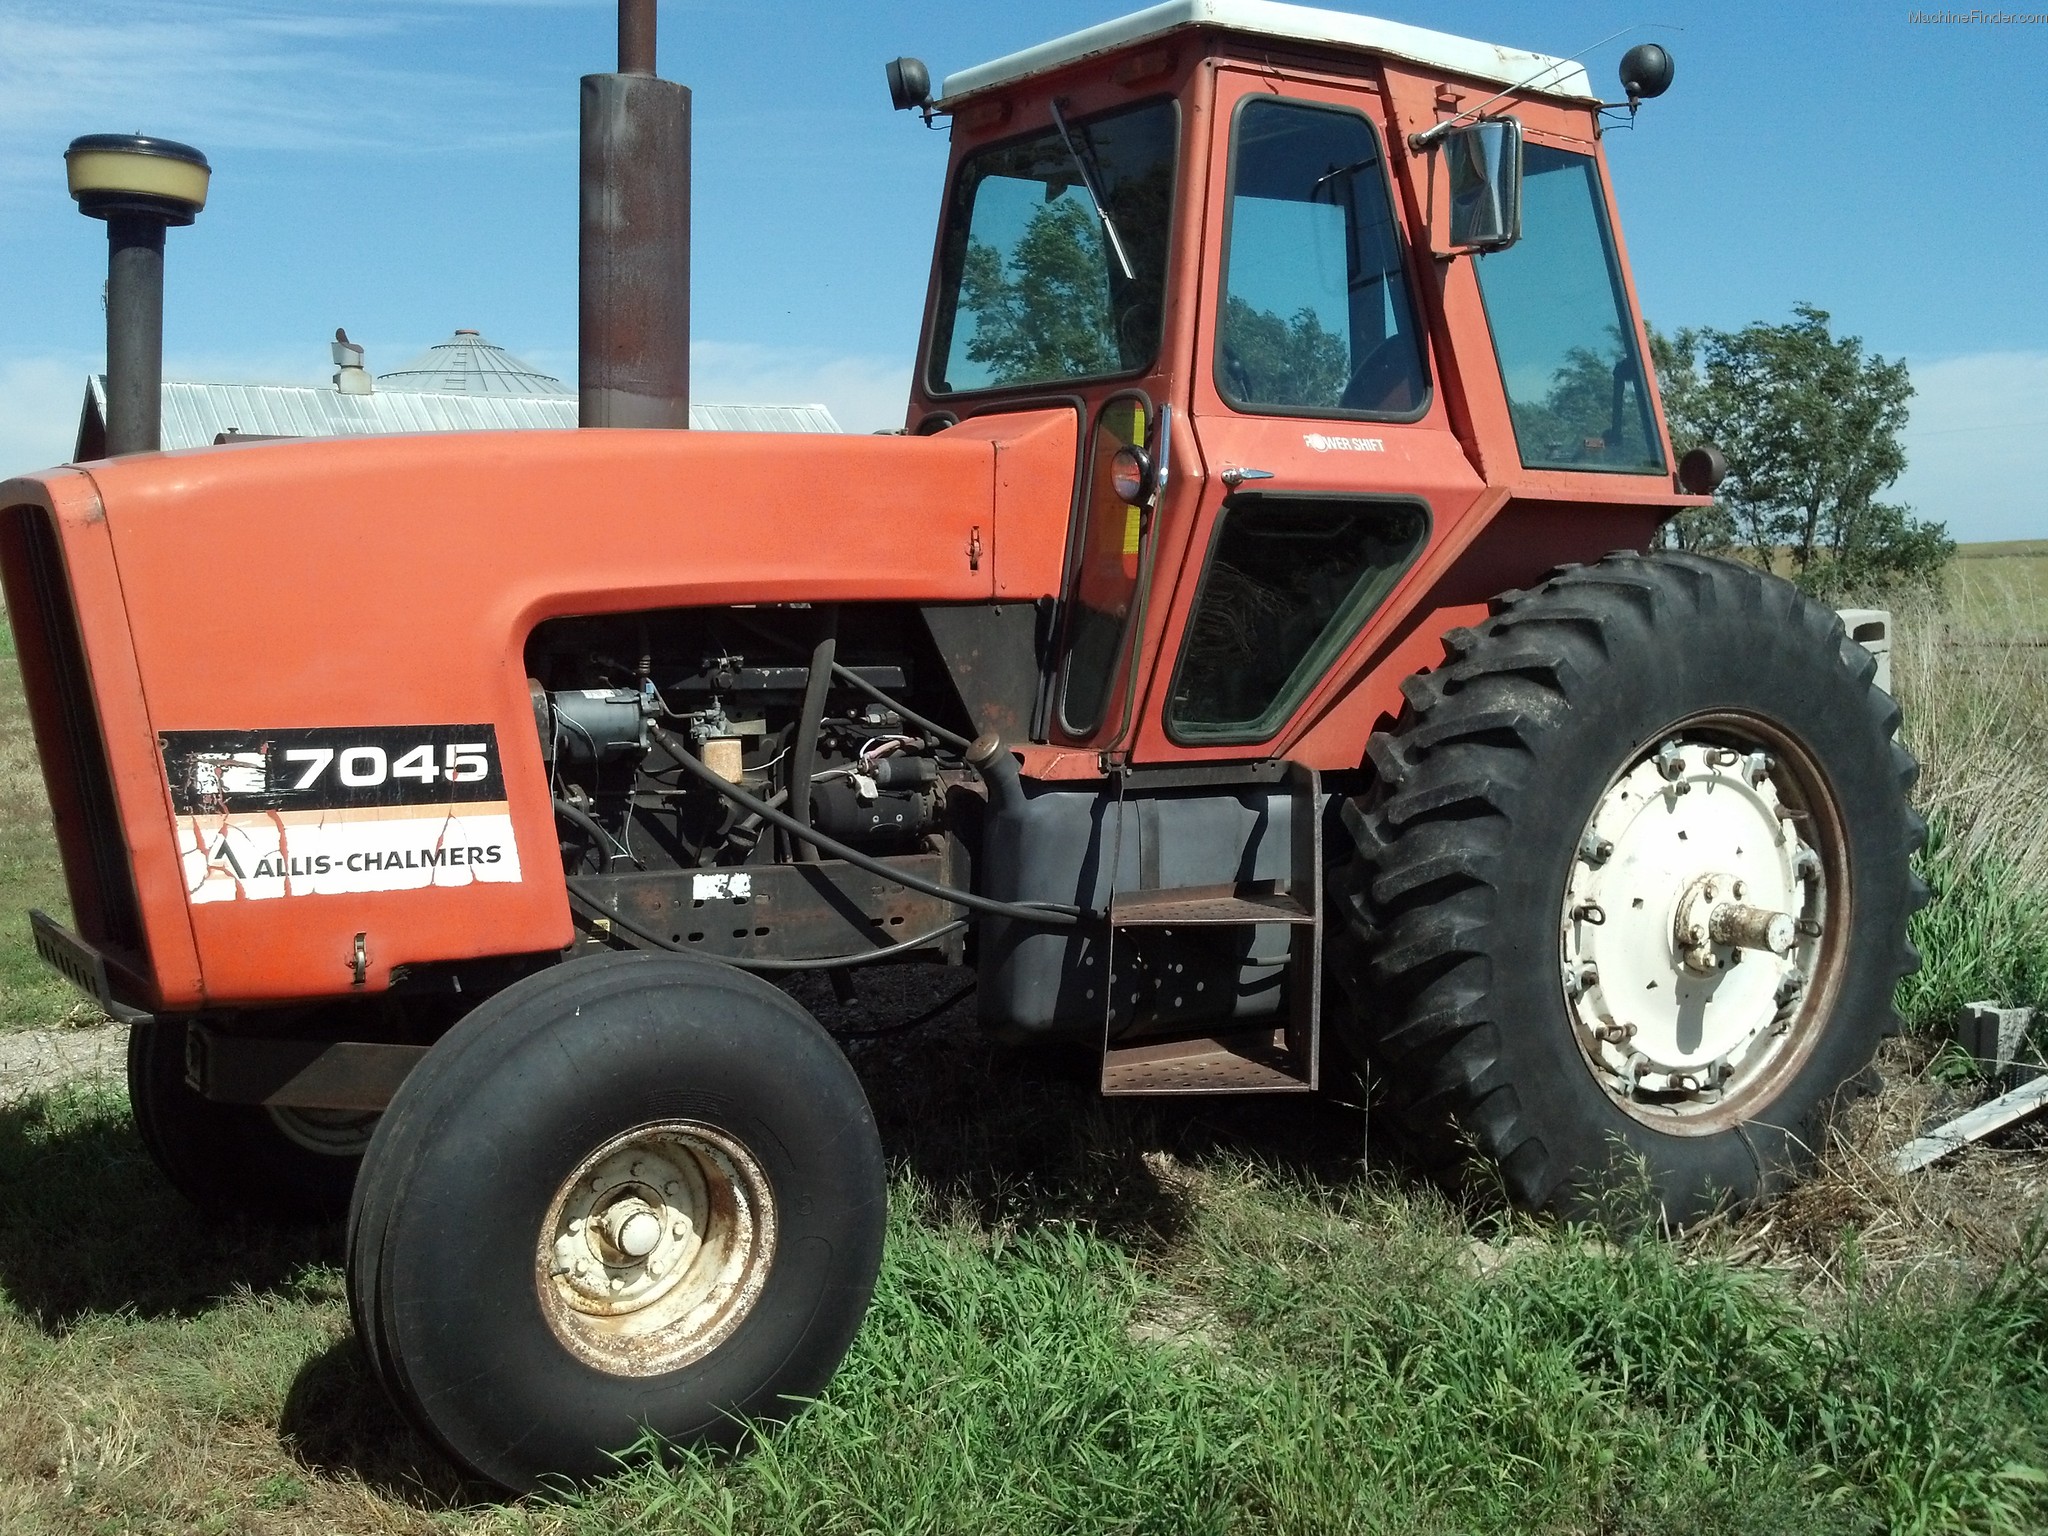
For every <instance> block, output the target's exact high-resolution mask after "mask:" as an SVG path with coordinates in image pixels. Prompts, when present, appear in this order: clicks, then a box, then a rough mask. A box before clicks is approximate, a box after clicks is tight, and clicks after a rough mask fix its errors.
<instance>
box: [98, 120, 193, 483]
mask: <svg viewBox="0 0 2048 1536" xmlns="http://www.w3.org/2000/svg"><path fill="white" fill-rule="evenodd" d="M64 173H65V180H66V181H68V182H69V183H70V186H71V195H72V196H73V197H74V198H76V199H77V200H78V211H79V212H80V213H83V214H85V215H86V216H87V217H89V218H95V219H105V220H106V221H107V456H108V457H109V458H113V457H116V456H118V455H120V454H124V453H154V452H155V451H156V449H157V447H158V446H159V444H160V443H161V441H162V432H163V392H164V231H165V230H166V229H168V228H170V227H171V226H172V225H175V224H190V223H191V222H192V221H193V220H194V219H195V218H197V217H198V216H199V210H200V209H202V208H204V207H205V206H206V189H207V184H208V182H209V181H210V180H211V178H212V168H211V167H209V166H208V165H207V163H206V156H204V155H202V154H201V153H199V151H198V150H196V149H194V148H193V147H192V146H191V145H189V144H179V143H176V142H174V141H172V140H170V139H153V138H150V137H149V136H148V135H147V134H141V133H88V134H86V135H85V136H84V137H83V138H77V139H73V140H72V141H71V147H70V148H69V149H67V150H66V151H64Z"/></svg>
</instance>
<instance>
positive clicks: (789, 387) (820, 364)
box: [690, 341, 910, 432]
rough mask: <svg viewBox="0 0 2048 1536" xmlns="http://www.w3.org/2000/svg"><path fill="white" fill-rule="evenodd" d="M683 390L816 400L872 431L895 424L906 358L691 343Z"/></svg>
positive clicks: (710, 397)
mask: <svg viewBox="0 0 2048 1536" xmlns="http://www.w3.org/2000/svg"><path fill="white" fill-rule="evenodd" d="M690 394H691V396H692V398H694V399H697V400H702V401H705V402H707V403H709V402H716V403H717V404H720V405H824V406H827V407H829V408H830V410H831V412H832V415H833V419H835V420H836V421H837V422H838V423H839V425H840V426H841V427H843V428H844V429H845V430H846V431H848V432H876V431H880V430H883V429H885V428H894V427H900V426H902V425H903V414H904V410H905V407H906V406H907V405H908V403H909V400H910V358H909V357H908V355H907V354H906V355H905V356H904V357H902V358H900V359H890V358H879V357H850V356H846V355H843V354H838V353H832V352H826V351H822V350H816V351H814V350H810V349H807V348H794V347H768V346H758V345H755V344H754V343H752V342H735V341H693V342H692V343H691V344H690Z"/></svg>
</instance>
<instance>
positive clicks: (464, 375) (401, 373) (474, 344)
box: [377, 331, 576, 399]
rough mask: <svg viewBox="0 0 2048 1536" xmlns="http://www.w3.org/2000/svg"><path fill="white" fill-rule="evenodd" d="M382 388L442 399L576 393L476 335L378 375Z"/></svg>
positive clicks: (461, 335)
mask: <svg viewBox="0 0 2048 1536" xmlns="http://www.w3.org/2000/svg"><path fill="white" fill-rule="evenodd" d="M377 387H378V388H379V389H402V390H409V391H414V392H417V393H420V394H436V395H513V396H521V395H548V396H552V395H567V396H569V397H570V398H571V399H574V398H575V396H576V391H575V390H573V389H571V388H570V387H569V386H568V385H566V384H564V383H563V382H562V381H561V380H560V379H558V378H555V377H553V376H552V375H550V374H545V373H542V372H540V371H539V370H537V369H535V368H531V367H529V366H528V365H527V364H525V363H522V362H521V361H520V360H519V359H518V358H516V357H514V356H513V355H512V354H511V353H510V352H507V351H506V350H505V349H504V348H503V347H499V346H493V345H492V344H491V343H490V342H488V341H485V340H484V339H483V336H482V335H481V334H479V333H478V332H476V331H457V332H456V333H455V334H454V335H453V336H450V337H449V338H448V339H447V340H446V341H444V342H440V343H438V344H436V345H434V346H431V347H429V348H427V350H426V351H424V352H422V353H421V354H420V355H419V356H418V357H416V358H414V359H413V360H412V361H411V362H409V363H407V364H406V365H405V366H404V367H403V368H395V369H393V370H392V371H391V372H390V373H380V374H378V375H377Z"/></svg>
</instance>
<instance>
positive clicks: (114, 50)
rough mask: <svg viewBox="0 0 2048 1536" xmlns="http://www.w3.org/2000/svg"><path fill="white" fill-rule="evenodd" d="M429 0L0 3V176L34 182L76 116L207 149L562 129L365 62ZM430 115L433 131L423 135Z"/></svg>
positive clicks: (506, 102)
mask: <svg viewBox="0 0 2048 1536" xmlns="http://www.w3.org/2000/svg"><path fill="white" fill-rule="evenodd" d="M444 3H446V0H444ZM498 3H508V0H498ZM435 9H436V7H435V6H431V5H424V4H414V5H399V4H390V3H386V4H377V3H370V0H359V3H358V4H357V5H356V6H354V7H352V8H351V9H350V10H349V11H348V12H347V13H345V14H340V15H337V14H335V13H334V12H333V11H331V10H328V9H327V8H325V7H315V6H312V5H306V4H303V3H301V4H257V3H253V0H211V3H192V0H180V3H168V0H118V3H117V0H68V3H61V0H16V3H11V4H9V5H7V6H6V7H5V9H4V10H0V146H5V147H4V148H0V182H6V181H19V180H24V179H32V180H37V181H41V180H46V179H47V178H48V176H49V174H50V169H49V168H50V157H51V155H52V154H54V153H56V152H57V147H58V146H61V145H63V144H64V143H66V142H68V141H69V140H70V138H71V136H72V135H73V134H74V133H76V132H77V129H78V124H79V123H81V122H98V123H104V124H113V125H115V126H125V125H127V124H147V125H148V131H150V132H154V133H162V134H166V135H170V136H173V137H184V138H189V139H191V140H193V141H194V142H196V143H199V144H201V145H203V146H204V147H206V148H208V149H214V150H229V149H242V148H262V149H292V150H332V149H336V148H360V147H363V146H370V145H374V146H376V147H378V148H381V149H386V150H394V151H411V152H420V151H422V150H439V149H448V148H473V147H476V146H478V145H491V146H498V145H506V144H518V143H530V142H535V141H537V140H540V139H545V138H550V137H555V136H559V134H561V133H565V132H567V130H566V129H553V130H548V131H545V132H542V131H536V130H529V129H517V128H514V127H511V126H510V125H511V124H514V123H518V122H530V121H535V120H541V121H545V120H547V119H546V117H545V115H544V114H543V115H542V117H541V118H539V119H536V118H535V116H534V114H533V113H532V112H530V111H521V110H519V109H518V103H519V101H520V98H521V96H522V95H523V94H525V93H523V92H522V91H521V90H520V88H518V87H514V86H507V85H505V84H503V83H501V82H498V81H494V80H492V79H490V78H489V77H485V76H479V75H476V74H473V73H464V72H462V71H460V70H457V69H452V68H451V69H447V70H429V69H407V68H389V67H379V66H377V65H374V64H371V63H369V62H367V61H366V57H365V50H364V48H363V46H362V45H363V43H364V42H365V40H366V39H369V38H372V37H378V36H390V35H394V34H399V33H402V32H404V31H406V30H409V29H410V28H412V27H414V26H416V25H418V24H419V23H420V22H421V21H422V20H425V19H428V18H429V17H431V14H432V12H433V11H434V10H435ZM429 123H431V126H432V128H433V130H434V131H433V132H431V133H427V132H422V129H423V128H424V127H426V126H427V125H428V124H429Z"/></svg>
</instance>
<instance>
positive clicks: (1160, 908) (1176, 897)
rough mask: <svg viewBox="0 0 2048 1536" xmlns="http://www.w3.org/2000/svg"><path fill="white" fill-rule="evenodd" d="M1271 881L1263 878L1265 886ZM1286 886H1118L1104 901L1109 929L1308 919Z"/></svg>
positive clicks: (1309, 915)
mask: <svg viewBox="0 0 2048 1536" xmlns="http://www.w3.org/2000/svg"><path fill="white" fill-rule="evenodd" d="M1272 883H1273V882H1271V881H1265V882H1262V884H1263V885H1267V886H1270V885H1271V884H1272ZM1315 920H1316V915H1315V913H1313V912H1310V911H1306V910H1304V909H1303V907H1302V905H1301V903H1300V902H1299V901H1297V900H1296V899H1295V898H1294V896H1293V895H1291V894H1290V893H1289V892H1287V891H1274V890H1268V889H1260V888H1257V887H1249V886H1247V887H1238V886H1234V885H1195V886H1186V887H1182V888H1180V889H1177V890H1164V891H1120V892H1118V893H1117V894H1116V895H1115V896H1112V897H1111V898H1110V901H1109V926H1110V927H1112V928H1179V927H1196V926H1201V925H1210V924H1226V925H1236V924H1243V923H1313V922H1315Z"/></svg>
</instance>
